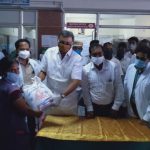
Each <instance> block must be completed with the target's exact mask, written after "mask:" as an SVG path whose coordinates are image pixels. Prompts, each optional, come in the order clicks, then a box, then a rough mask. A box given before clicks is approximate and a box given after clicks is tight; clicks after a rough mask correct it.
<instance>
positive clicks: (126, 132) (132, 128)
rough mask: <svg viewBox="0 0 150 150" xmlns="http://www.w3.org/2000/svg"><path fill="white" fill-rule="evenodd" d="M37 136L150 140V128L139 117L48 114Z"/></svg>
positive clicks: (82, 139)
mask: <svg viewBox="0 0 150 150" xmlns="http://www.w3.org/2000/svg"><path fill="white" fill-rule="evenodd" d="M37 136H40V137H47V138H51V139H57V140H79V141H137V142H146V141H150V129H149V128H148V127H147V126H145V125H143V124H141V121H140V120H138V119H111V118H106V117H96V118H94V119H79V118H78V117H75V116H69V117H67V116H63V117H62V116H47V117H46V119H45V121H44V123H43V126H42V128H41V129H40V131H39V132H38V133H37Z"/></svg>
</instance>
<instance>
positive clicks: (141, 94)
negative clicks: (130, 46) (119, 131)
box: [124, 42, 150, 125]
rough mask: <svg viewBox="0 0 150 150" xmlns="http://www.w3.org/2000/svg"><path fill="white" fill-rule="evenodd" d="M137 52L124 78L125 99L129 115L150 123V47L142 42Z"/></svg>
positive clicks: (147, 123)
mask: <svg viewBox="0 0 150 150" xmlns="http://www.w3.org/2000/svg"><path fill="white" fill-rule="evenodd" d="M135 52H136V59H135V62H134V63H133V64H131V65H130V66H129V67H128V69H127V72H126V76H125V80H124V88H125V100H126V101H127V103H128V112H129V115H130V116H132V117H136V118H139V119H141V120H142V121H143V122H144V123H145V124H146V125H150V92H149V89H150V61H149V60H150V48H149V47H147V46H146V45H145V44H144V45H143V43H142V42H140V43H139V45H138V46H137V48H136V51H135Z"/></svg>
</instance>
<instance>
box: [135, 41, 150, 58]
mask: <svg viewBox="0 0 150 150" xmlns="http://www.w3.org/2000/svg"><path fill="white" fill-rule="evenodd" d="M138 52H141V53H143V54H146V55H147V58H148V59H150V47H149V46H147V45H146V44H144V43H143V41H141V42H140V43H139V44H138V46H137V48H136V50H135V53H138Z"/></svg>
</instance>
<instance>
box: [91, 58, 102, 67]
mask: <svg viewBox="0 0 150 150" xmlns="http://www.w3.org/2000/svg"><path fill="white" fill-rule="evenodd" d="M103 60H104V57H103V56H101V57H91V61H92V62H93V63H94V64H95V65H98V66H99V65H100V64H102V63H103Z"/></svg>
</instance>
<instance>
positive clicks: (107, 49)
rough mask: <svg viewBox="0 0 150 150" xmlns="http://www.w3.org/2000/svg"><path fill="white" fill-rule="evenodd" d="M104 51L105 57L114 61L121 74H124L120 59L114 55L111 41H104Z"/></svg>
mask: <svg viewBox="0 0 150 150" xmlns="http://www.w3.org/2000/svg"><path fill="white" fill-rule="evenodd" d="M103 53H104V58H105V59H106V60H109V61H112V62H114V63H115V64H116V66H117V68H118V69H119V72H120V76H123V71H122V67H121V63H120V61H119V60H118V59H117V58H115V57H114V56H113V45H112V43H110V42H107V43H104V45H103Z"/></svg>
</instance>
